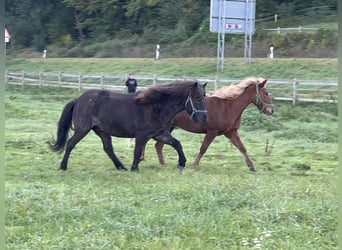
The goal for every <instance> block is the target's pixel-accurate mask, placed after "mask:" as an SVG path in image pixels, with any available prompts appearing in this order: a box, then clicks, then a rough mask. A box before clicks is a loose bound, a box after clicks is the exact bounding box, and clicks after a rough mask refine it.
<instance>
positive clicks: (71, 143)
mask: <svg viewBox="0 0 342 250" xmlns="http://www.w3.org/2000/svg"><path fill="white" fill-rule="evenodd" d="M88 132H89V130H88V131H80V130H75V133H74V134H73V135H72V136H71V137H70V139H69V140H68V142H67V145H66V148H65V153H64V157H63V160H62V162H61V169H62V170H67V167H68V159H69V156H70V153H71V151H72V150H73V148H74V147H75V146H76V144H77V143H78V142H79V141H80V140H82V138H83V137H85V136H86V135H87V134H88Z"/></svg>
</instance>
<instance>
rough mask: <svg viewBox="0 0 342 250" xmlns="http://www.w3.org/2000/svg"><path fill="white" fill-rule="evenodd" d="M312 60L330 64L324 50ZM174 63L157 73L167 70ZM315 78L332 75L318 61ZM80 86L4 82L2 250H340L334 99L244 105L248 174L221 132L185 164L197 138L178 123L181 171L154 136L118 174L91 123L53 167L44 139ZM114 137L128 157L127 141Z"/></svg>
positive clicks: (121, 153) (119, 151) (308, 72)
mask: <svg viewBox="0 0 342 250" xmlns="http://www.w3.org/2000/svg"><path fill="white" fill-rule="evenodd" d="M60 60H61V59H60ZM38 61H40V60H38ZM323 61H324V60H323ZM39 63H41V66H40V67H42V68H43V67H46V68H47V67H52V66H51V65H52V62H51V61H49V62H48V63H47V64H46V65H44V63H43V62H39ZM50 63H51V65H50ZM291 63H292V62H290V64H291ZM310 63H312V62H310ZM315 63H316V64H318V65H320V66H322V65H326V66H325V67H326V68H329V67H328V66H327V65H330V68H331V69H330V71H328V72H330V73H331V72H333V71H334V70H335V69H334V68H335V64H334V63H332V64H330V63H331V61H330V60H328V61H325V63H322V62H318V61H316V62H315ZM66 64H67V63H66ZM74 64H75V63H74ZM128 64H129V63H128ZM99 65H102V66H104V64H103V62H101V63H100V62H99ZM126 65H127V64H126ZM189 65H190V66H189V67H190V68H191V67H193V66H191V64H190V63H189ZM196 65H197V64H196ZM259 66H260V68H262V65H259ZM10 67H13V68H14V67H16V66H15V65H14V64H13V65H12V66H10ZM22 67H23V68H24V67H26V68H28V67H33V66H32V65H31V66H30V65H26V66H24V64H23V66H22ZM75 67H80V65H76V66H75ZM86 67H89V70H90V69H91V68H92V67H91V66H89V65H88V66H86ZM98 67H99V66H98V64H97V63H96V64H95V66H94V68H96V69H92V70H93V71H94V72H95V70H98ZM174 67H176V66H174ZM183 67H185V66H184V65H183ZM237 67H238V66H237ZM270 67H271V66H270ZM56 68H59V66H56ZM132 68H133V66H132ZM142 68H145V69H146V65H145V66H142ZM173 69H174V68H173ZM173 69H172V70H170V71H168V72H166V73H165V74H167V75H174V74H176V72H175V71H174V70H173ZM311 69H312V71H314V67H312V68H310V67H309V68H306V69H303V72H304V71H306V74H304V73H303V77H304V79H313V78H311V77H309V76H311V75H313V74H316V73H314V72H312V71H311ZM25 70H27V69H25ZM184 70H186V69H184ZM240 70H242V69H240ZM276 71H278V72H279V71H281V69H279V68H278V70H276ZM97 72H98V71H97ZM156 72H157V71H156ZM194 73H196V74H198V73H199V72H194ZM239 74H241V75H244V76H246V75H249V74H248V72H246V71H240V72H239ZM274 74H276V72H274ZM251 75H253V74H251ZM260 76H263V75H262V74H261V75H260ZM322 77H323V78H326V79H328V78H329V77H330V78H334V77H335V76H334V75H331V76H328V75H327V72H326V71H325V72H324V74H323V73H322ZM279 78H281V77H279ZM336 78H337V75H336ZM79 95H80V92H78V91H77V90H70V89H57V88H37V87H25V88H24V89H22V88H21V87H17V86H7V87H6V92H5V115H6V123H5V128H6V131H5V141H6V142H5V143H6V155H5V164H6V166H5V171H6V176H5V179H6V184H5V185H6V227H5V234H6V246H7V249H20V250H22V249H175V250H176V249H177V250H178V249H258V248H261V249H288V250H293V249H329V250H330V249H338V247H337V211H338V202H337V198H336V197H337V196H336V193H337V187H336V184H337V173H338V162H337V135H338V123H337V118H338V112H337V105H336V104H298V105H296V106H294V107H293V106H291V105H290V104H289V103H282V102H276V103H275V110H276V113H275V114H274V116H272V117H267V116H265V115H263V114H260V113H259V112H258V111H257V110H256V108H255V107H254V106H253V105H251V106H250V107H248V108H247V109H246V110H245V111H244V113H243V116H242V125H241V129H240V135H241V138H242V140H243V142H244V144H245V146H246V148H247V149H248V151H249V154H250V156H251V157H252V159H253V161H254V164H255V167H256V168H257V172H256V173H252V172H249V171H248V169H247V166H246V165H245V162H244V160H243V158H242V156H241V154H240V153H239V152H238V151H237V149H236V148H235V147H234V146H233V145H232V144H231V143H230V142H229V141H227V140H226V139H225V138H223V137H219V138H217V139H216V140H215V141H214V142H213V143H212V145H211V146H210V148H209V149H208V151H207V153H206V154H205V155H204V157H203V158H202V160H201V163H200V165H199V167H195V166H192V164H191V163H192V161H193V160H194V157H195V155H196V154H197V152H198V149H199V147H200V144H201V140H202V139H203V136H202V135H196V134H190V133H188V132H184V131H182V130H176V131H175V132H174V136H175V137H176V138H177V139H179V140H180V141H181V142H182V145H183V148H184V152H185V155H186V156H187V159H188V162H187V167H186V169H185V170H184V171H183V172H182V173H180V172H178V171H177V170H176V165H177V155H176V152H175V151H174V150H173V149H172V148H170V147H167V146H166V147H165V148H164V155H165V158H166V161H167V165H166V166H160V165H159V163H158V160H157V156H156V153H155V151H154V147H153V142H152V141H151V142H149V143H148V145H147V148H146V155H145V161H143V162H142V163H141V164H140V172H139V173H132V172H124V173H123V172H119V171H117V170H115V168H114V166H113V165H112V163H111V161H110V160H109V159H108V157H107V156H106V154H105V153H104V151H103V150H102V144H101V142H100V139H99V138H98V137H96V136H95V135H94V134H93V133H90V134H89V135H88V136H87V137H86V138H85V139H83V140H82V141H81V142H80V143H79V144H78V145H77V147H76V148H75V149H74V151H73V152H72V154H71V157H70V161H69V170H68V171H66V172H61V171H59V170H58V168H59V164H60V160H61V157H62V155H59V154H56V153H53V152H51V151H50V150H49V149H48V145H47V141H49V140H50V139H51V138H52V137H55V133H56V124H57V121H58V118H59V116H60V114H61V111H62V109H63V107H64V105H65V104H66V103H67V102H68V101H69V100H71V99H72V98H75V97H77V96H79ZM267 140H268V141H269V146H268V150H267V152H265V147H266V141H267ZM113 142H114V147H115V151H116V153H117V155H118V157H119V158H120V159H121V160H122V162H123V163H124V164H125V165H126V167H130V164H131V161H132V157H133V146H132V145H131V146H130V144H129V140H127V139H118V138H115V139H114V140H113Z"/></svg>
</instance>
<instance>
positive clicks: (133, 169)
mask: <svg viewBox="0 0 342 250" xmlns="http://www.w3.org/2000/svg"><path fill="white" fill-rule="evenodd" d="M131 172H139V168H137V167H135V168H133V167H132V168H131Z"/></svg>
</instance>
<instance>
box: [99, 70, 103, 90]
mask: <svg viewBox="0 0 342 250" xmlns="http://www.w3.org/2000/svg"><path fill="white" fill-rule="evenodd" d="M103 82H104V75H103V73H101V76H100V86H101V89H103Z"/></svg>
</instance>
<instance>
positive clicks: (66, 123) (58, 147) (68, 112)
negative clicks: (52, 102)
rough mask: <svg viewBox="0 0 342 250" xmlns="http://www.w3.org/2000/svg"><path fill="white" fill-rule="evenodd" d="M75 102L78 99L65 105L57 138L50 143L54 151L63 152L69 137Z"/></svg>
mask: <svg viewBox="0 0 342 250" xmlns="http://www.w3.org/2000/svg"><path fill="white" fill-rule="evenodd" d="M75 103H76V100H73V101H71V102H69V103H68V104H67V105H65V107H64V109H63V112H62V115H61V118H60V119H59V122H58V129H57V139H56V140H54V141H53V142H52V143H50V148H51V150H52V151H55V152H62V151H63V149H64V147H65V144H66V141H67V139H68V133H69V130H70V128H71V124H72V113H73V110H74V106H75Z"/></svg>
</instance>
